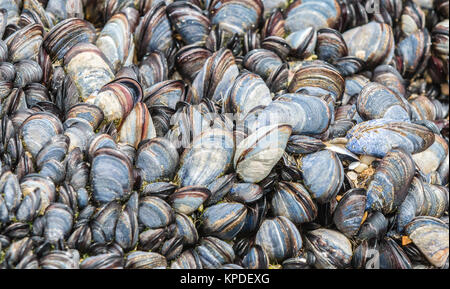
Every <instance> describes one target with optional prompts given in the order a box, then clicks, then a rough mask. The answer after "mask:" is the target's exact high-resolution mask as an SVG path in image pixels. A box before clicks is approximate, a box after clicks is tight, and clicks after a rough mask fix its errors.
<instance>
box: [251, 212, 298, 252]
mask: <svg viewBox="0 0 450 289" xmlns="http://www.w3.org/2000/svg"><path fill="white" fill-rule="evenodd" d="M255 244H257V245H260V246H261V247H262V248H263V249H264V251H265V252H266V253H267V255H268V256H269V259H270V260H271V261H282V260H285V259H287V258H290V257H294V256H295V255H297V253H298V252H299V251H300V249H301V248H302V245H303V243H302V237H301V235H300V233H299V231H298V230H297V228H296V227H295V225H294V224H293V223H292V222H291V221H289V219H288V218H286V217H283V216H279V217H275V218H274V219H266V220H265V221H264V222H263V223H262V224H261V226H260V228H259V230H258V232H257V233H256V237H255Z"/></svg>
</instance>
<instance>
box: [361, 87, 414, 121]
mask: <svg viewBox="0 0 450 289" xmlns="http://www.w3.org/2000/svg"><path fill="white" fill-rule="evenodd" d="M356 108H357V110H358V114H359V115H360V116H361V117H362V118H363V119H366V120H368V119H375V118H386V119H394V120H399V121H409V120H410V118H411V117H410V114H411V113H410V107H409V104H408V102H407V101H406V100H405V99H404V98H403V97H401V96H398V95H397V94H396V93H395V92H393V91H391V90H390V89H389V88H387V87H385V86H384V85H382V84H379V83H376V82H371V83H369V84H367V85H366V86H364V87H363V89H362V90H361V92H360V93H359V96H358V99H357V102H356Z"/></svg>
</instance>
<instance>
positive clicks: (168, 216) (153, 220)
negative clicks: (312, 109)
mask: <svg viewBox="0 0 450 289" xmlns="http://www.w3.org/2000/svg"><path fill="white" fill-rule="evenodd" d="M138 218H139V221H140V222H141V223H142V224H144V225H145V226H147V227H149V228H151V229H155V228H162V227H165V226H167V225H169V224H171V223H172V222H173V221H174V220H175V215H174V212H173V210H172V208H171V207H170V205H169V204H167V203H166V202H165V201H163V200H162V199H160V198H157V197H150V196H148V197H143V198H141V199H140V200H139V215H138Z"/></svg>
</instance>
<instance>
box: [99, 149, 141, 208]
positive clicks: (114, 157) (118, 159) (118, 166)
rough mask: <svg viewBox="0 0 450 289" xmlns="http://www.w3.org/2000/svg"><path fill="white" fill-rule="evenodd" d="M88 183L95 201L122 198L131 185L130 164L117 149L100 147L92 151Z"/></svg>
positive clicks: (103, 201)
mask: <svg viewBox="0 0 450 289" xmlns="http://www.w3.org/2000/svg"><path fill="white" fill-rule="evenodd" d="M90 183H91V186H92V190H93V197H94V199H95V200H96V201H97V202H100V203H107V202H110V201H112V200H116V199H123V198H125V197H126V196H128V194H130V192H131V188H132V187H133V174H132V165H131V163H130V160H129V158H128V157H127V156H126V155H125V154H123V153H122V152H120V151H119V150H115V149H111V148H106V147H105V148H100V149H98V150H97V151H96V152H95V153H94V157H93V160H92V165H91V172H90Z"/></svg>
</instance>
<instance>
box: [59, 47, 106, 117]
mask: <svg viewBox="0 0 450 289" xmlns="http://www.w3.org/2000/svg"><path fill="white" fill-rule="evenodd" d="M64 67H65V70H66V73H67V74H68V75H69V76H70V78H71V79H72V81H73V82H74V83H75V84H76V87H77V90H78V93H79V95H80V96H81V97H82V98H83V100H86V99H87V98H88V97H89V96H90V95H91V94H92V93H93V92H95V91H97V90H100V89H101V88H102V86H103V85H105V84H107V83H108V82H110V81H111V80H112V79H113V78H114V74H113V69H112V67H111V64H110V63H109V61H108V60H107V58H106V56H105V55H104V54H103V53H102V52H101V50H100V49H98V48H97V46H95V45H93V44H90V43H78V44H77V45H75V46H73V47H72V48H71V49H70V50H69V51H67V53H65V55H64ZM94 104H95V103H94ZM100 108H101V107H100Z"/></svg>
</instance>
